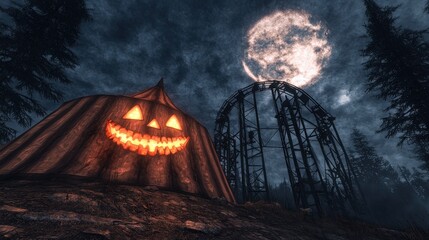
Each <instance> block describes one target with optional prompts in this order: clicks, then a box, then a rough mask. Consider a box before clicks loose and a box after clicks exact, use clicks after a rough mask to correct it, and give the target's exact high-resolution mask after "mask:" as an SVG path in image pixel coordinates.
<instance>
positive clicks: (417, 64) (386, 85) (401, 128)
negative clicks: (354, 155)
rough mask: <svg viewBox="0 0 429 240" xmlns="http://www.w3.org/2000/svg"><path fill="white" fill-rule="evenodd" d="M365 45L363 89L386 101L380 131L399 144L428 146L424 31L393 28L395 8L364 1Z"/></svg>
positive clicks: (428, 47)
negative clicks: (424, 144) (386, 104)
mask: <svg viewBox="0 0 429 240" xmlns="http://www.w3.org/2000/svg"><path fill="white" fill-rule="evenodd" d="M364 3H365V6H366V16H367V24H366V25H365V27H366V31H367V35H368V37H369V40H370V41H369V43H368V44H367V46H366V48H365V49H363V50H362V55H363V56H365V57H366V58H367V61H366V62H365V63H364V66H365V68H366V70H367V72H368V82H367V90H368V91H375V92H376V93H377V96H378V97H379V98H381V99H383V100H387V101H389V102H390V105H389V106H388V107H387V108H386V109H385V111H386V112H387V113H388V116H386V117H384V118H383V119H382V120H383V121H382V125H381V127H380V131H384V132H386V137H388V138H390V137H393V136H397V135H399V137H400V144H402V143H403V142H404V141H407V142H409V143H418V142H426V143H429V94H427V93H428V92H429V44H428V43H426V42H425V40H424V31H413V30H409V29H402V28H401V27H397V26H395V18H394V17H393V16H392V14H393V12H394V11H395V10H396V7H385V8H380V7H379V6H378V5H377V4H376V3H375V2H374V1H373V0H364Z"/></svg>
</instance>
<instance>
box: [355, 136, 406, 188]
mask: <svg viewBox="0 0 429 240" xmlns="http://www.w3.org/2000/svg"><path fill="white" fill-rule="evenodd" d="M351 138H352V142H353V147H354V151H353V154H352V165H353V169H354V171H355V174H356V177H357V178H358V179H359V181H360V182H362V183H363V184H370V183H375V182H377V183H383V184H385V185H386V186H388V185H390V184H391V183H392V182H395V181H397V180H398V174H397V173H396V171H395V170H394V169H393V168H392V166H391V165H390V163H389V162H388V161H386V160H384V159H383V158H382V157H380V156H378V154H377V153H376V151H375V148H374V147H373V146H371V144H370V143H369V142H368V140H367V138H366V137H365V135H363V134H362V133H361V132H360V131H359V130H357V129H353V132H352V134H351Z"/></svg>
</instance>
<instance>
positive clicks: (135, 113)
mask: <svg viewBox="0 0 429 240" xmlns="http://www.w3.org/2000/svg"><path fill="white" fill-rule="evenodd" d="M123 119H132V120H143V114H142V110H141V109H140V107H139V106H138V105H135V106H134V107H133V108H131V110H130V111H128V112H127V114H125V115H124V117H123Z"/></svg>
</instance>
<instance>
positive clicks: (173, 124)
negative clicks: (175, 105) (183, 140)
mask: <svg viewBox="0 0 429 240" xmlns="http://www.w3.org/2000/svg"><path fill="white" fill-rule="evenodd" d="M165 125H166V126H167V127H171V128H174V129H177V130H182V127H181V126H180V123H179V119H177V117H176V115H174V114H173V115H172V116H171V117H170V118H169V119H168V121H167V123H166V124H165Z"/></svg>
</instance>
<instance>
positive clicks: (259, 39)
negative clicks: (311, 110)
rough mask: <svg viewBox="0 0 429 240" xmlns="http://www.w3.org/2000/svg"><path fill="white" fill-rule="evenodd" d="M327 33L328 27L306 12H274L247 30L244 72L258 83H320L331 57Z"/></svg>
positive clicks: (243, 61) (299, 85)
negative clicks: (274, 81)
mask: <svg viewBox="0 0 429 240" xmlns="http://www.w3.org/2000/svg"><path fill="white" fill-rule="evenodd" d="M327 33H328V32H327V30H326V28H325V26H324V25H323V24H322V23H321V22H315V21H313V20H312V17H311V15H310V14H308V13H306V12H303V11H291V10H288V11H279V12H275V13H273V14H271V15H268V16H266V17H264V18H262V19H260V20H259V21H258V22H257V23H256V24H255V25H254V26H253V27H252V28H251V29H250V30H249V31H248V33H247V36H246V37H247V49H246V52H245V56H244V58H243V60H242V65H243V69H244V71H245V72H246V74H247V75H249V77H251V78H252V79H253V80H255V81H265V80H280V81H285V82H288V83H291V84H293V85H295V86H298V87H305V86H309V85H311V84H313V83H315V82H316V81H317V80H318V77H319V76H320V73H321V71H322V69H323V66H324V65H325V63H326V62H327V60H328V59H329V57H330V56H331V46H330V44H329V43H328V39H327V35H328V34H327Z"/></svg>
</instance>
